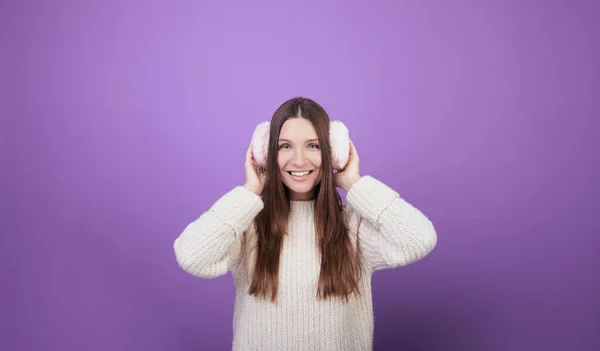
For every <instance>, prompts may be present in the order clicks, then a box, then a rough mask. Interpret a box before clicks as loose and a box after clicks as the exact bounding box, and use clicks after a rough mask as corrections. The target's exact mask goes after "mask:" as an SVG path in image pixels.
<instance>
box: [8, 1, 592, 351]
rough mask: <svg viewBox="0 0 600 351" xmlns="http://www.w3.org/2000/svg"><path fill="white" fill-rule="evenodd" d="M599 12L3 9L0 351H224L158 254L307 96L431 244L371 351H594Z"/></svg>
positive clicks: (237, 178) (523, 6) (379, 284)
mask: <svg viewBox="0 0 600 351" xmlns="http://www.w3.org/2000/svg"><path fill="white" fill-rule="evenodd" d="M597 3H598V2H595V1H566V0H565V1H528V2H526V3H523V2H522V1H510V2H508V1H496V2H495V3H492V2H489V1H488V2H484V1H452V2H450V1H442V0H440V1H411V2H409V1H398V2H392V1H388V2H372V3H370V4H367V2H363V3H359V2H356V1H355V2H341V1H340V2H338V3H327V4H324V3H323V2H314V3H309V2H289V3H286V4H279V3H276V2H271V3H267V2H253V3H252V4H247V3H245V2H238V3H236V4H235V5H234V4H230V3H229V2H221V3H218V2H216V1H214V2H207V1H173V2H170V1H137V2H126V3H125V2H122V1H93V2H92V1H70V2H66V1H52V2H51V1H45V2H44V1H38V2H36V3H34V2H32V1H17V0H13V1H9V2H6V1H4V2H2V5H0V9H1V11H0V13H1V15H0V23H1V24H0V26H1V28H0V29H1V30H0V39H1V40H2V47H3V49H2V52H3V54H2V55H1V58H0V60H1V64H2V69H3V71H2V72H1V73H2V78H1V79H0V80H1V81H2V84H1V85H0V87H1V88H0V98H1V100H0V101H1V102H2V103H1V104H0V106H1V110H0V113H1V114H2V128H1V134H0V135H1V138H2V148H1V151H0V153H1V155H2V172H1V177H2V178H1V184H2V189H1V190H2V196H1V206H2V207H1V208H0V210H1V228H0V229H1V231H2V243H1V245H0V254H1V256H0V259H1V261H0V263H1V279H2V287H1V290H0V294H1V299H0V311H1V312H0V349H2V350H36V351H37V350H227V349H230V347H231V346H230V345H231V339H232V316H233V300H234V286H233V281H232V279H231V275H229V274H228V275H226V276H223V277H220V278H217V279H214V280H201V279H195V278H193V277H191V276H189V275H187V274H186V273H184V272H183V271H182V270H180V269H179V267H178V266H177V263H176V261H175V257H174V254H173V250H172V244H173V241H174V239H175V238H176V237H177V236H178V235H179V234H180V232H181V231H182V230H183V229H184V227H185V226H186V225H187V224H188V223H189V222H191V221H192V220H194V219H195V218H197V217H198V216H199V215H200V214H201V213H202V212H203V211H205V210H206V209H208V207H209V206H210V205H211V204H212V203H213V202H214V201H216V200H217V199H218V197H219V196H221V195H222V194H224V193H225V192H226V191H228V190H230V189H231V188H232V187H234V186H236V185H241V184H242V183H243V181H244V169H243V162H244V156H245V151H246V147H247V146H248V143H249V140H250V135H251V132H252V131H253V129H254V127H255V126H256V124H257V123H259V122H260V121H263V120H267V119H269V118H270V117H271V115H272V113H273V112H274V110H275V109H276V108H277V107H278V106H279V104H281V103H282V102H283V101H285V100H287V99H288V98H290V97H293V96H296V95H303V96H308V97H311V98H313V99H315V100H317V101H318V102H320V103H321V104H322V105H323V106H324V107H325V108H326V109H327V111H328V112H329V113H330V116H331V118H332V119H339V120H342V121H344V122H345V123H346V125H347V126H348V127H349V129H350V132H351V137H352V138H353V140H354V142H355V144H356V147H357V149H358V152H359V155H360V156H361V170H362V173H363V174H370V175H373V176H374V177H376V178H378V179H380V180H382V181H384V182H385V183H387V184H388V185H390V186H392V187H393V188H394V189H396V190H397V191H398V192H399V193H400V194H401V195H402V196H403V197H405V198H406V199H407V200H408V201H409V202H411V203H412V204H414V205H415V206H416V207H418V208H419V209H421V210H422V211H423V212H424V213H425V214H426V215H427V216H429V217H430V218H431V219H432V221H433V222H434V224H435V225H436V229H437V230H438V235H439V241H438V246H437V247H436V249H435V250H434V252H433V253H432V254H431V255H430V256H428V257H427V258H426V259H425V260H423V261H420V262H419V263H417V264H414V265H411V266H409V267H406V268H404V269H396V270H389V271H381V272H378V273H376V274H375V275H374V278H373V295H374V296H373V298H374V305H375V348H376V349H377V350H400V349H402V350H466V351H469V350H599V349H600V336H598V332H599V330H600V302H599V300H600V298H599V297H600V282H599V280H600V278H599V277H600V260H599V258H598V251H599V250H598V249H599V246H600V245H599V244H600V242H599V239H598V235H599V234H600V230H599V225H598V222H597V221H596V220H595V219H594V216H598V211H599V209H600V190H599V188H600V187H599V186H598V185H599V184H598V183H599V182H598V179H600V171H599V169H600V168H599V166H600V157H599V156H598V151H599V149H600V146H599V145H598V144H599V142H598V137H597V133H598V128H599V127H600V125H599V108H598V105H599V101H600V94H599V91H600V89H599V88H600V87H599V85H600V84H599V78H600V77H599V74H598V73H599V70H598V63H599V62H600V50H599V46H600V40H599V39H598V38H599V36H598V34H599V22H600V21H599V13H600V11H599V5H597Z"/></svg>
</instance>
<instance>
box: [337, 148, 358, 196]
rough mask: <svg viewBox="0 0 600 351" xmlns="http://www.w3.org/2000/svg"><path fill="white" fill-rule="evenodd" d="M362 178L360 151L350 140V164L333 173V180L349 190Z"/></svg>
mask: <svg viewBox="0 0 600 351" xmlns="http://www.w3.org/2000/svg"><path fill="white" fill-rule="evenodd" d="M359 179H360V167H359V159H358V153H357V152H356V148H355V147H354V143H353V142H352V140H350V156H349V157H348V164H346V167H345V168H344V169H343V170H342V171H340V172H337V173H335V174H334V175H333V181H334V184H335V186H337V187H338V188H342V189H344V191H345V192H348V190H350V188H351V187H352V185H354V183H356V182H357V181H358V180H359Z"/></svg>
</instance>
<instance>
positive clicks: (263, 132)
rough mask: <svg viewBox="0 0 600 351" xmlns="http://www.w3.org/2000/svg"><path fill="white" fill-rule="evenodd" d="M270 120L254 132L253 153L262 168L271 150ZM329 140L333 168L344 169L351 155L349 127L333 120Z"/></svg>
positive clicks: (257, 127)
mask: <svg viewBox="0 0 600 351" xmlns="http://www.w3.org/2000/svg"><path fill="white" fill-rule="evenodd" d="M269 127H270V122H261V123H260V124H259V125H258V126H256V129H254V133H253V134H252V155H253V157H254V160H256V163H257V164H258V165H259V166H260V167H261V168H266V166H267V153H268V151H269ZM329 142H330V144H331V155H332V158H333V159H332V162H333V168H334V169H336V170H338V171H339V170H342V169H344V167H346V164H347V163H348V158H349V156H350V137H349V132H348V128H346V126H345V125H344V123H342V122H340V121H331V122H330V125H329Z"/></svg>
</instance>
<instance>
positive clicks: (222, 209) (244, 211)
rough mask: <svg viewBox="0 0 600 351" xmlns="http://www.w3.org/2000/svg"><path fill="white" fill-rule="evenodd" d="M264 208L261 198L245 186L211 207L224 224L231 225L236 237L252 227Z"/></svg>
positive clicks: (228, 194) (230, 192)
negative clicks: (255, 218)
mask: <svg viewBox="0 0 600 351" xmlns="http://www.w3.org/2000/svg"><path fill="white" fill-rule="evenodd" d="M263 206H264V204H263V201H262V199H261V198H260V196H258V195H256V194H255V193H253V192H252V191H250V190H248V189H246V188H244V187H243V186H237V187H235V188H233V189H232V190H230V191H229V192H228V193H227V194H225V195H224V196H222V197H221V198H220V199H219V200H217V202H215V203H214V204H213V206H212V207H211V211H213V212H214V213H216V215H217V216H218V217H219V219H221V220H222V221H223V222H224V223H226V224H228V225H230V226H231V227H232V228H233V229H234V230H235V233H236V235H240V234H241V233H242V232H243V231H244V230H246V229H247V228H248V227H249V226H250V224H251V223H252V220H254V217H256V216H257V215H258V213H259V212H260V211H261V210H262V209H263Z"/></svg>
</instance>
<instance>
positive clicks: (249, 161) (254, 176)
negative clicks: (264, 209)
mask: <svg viewBox="0 0 600 351" xmlns="http://www.w3.org/2000/svg"><path fill="white" fill-rule="evenodd" d="M245 168H246V183H245V184H244V187H245V188H246V189H248V190H250V191H252V192H253V193H255V194H256V195H258V196H260V195H261V194H262V192H263V189H264V188H265V179H266V170H264V169H262V168H260V167H259V166H258V164H257V163H256V160H255V159H254V157H253V155H252V143H250V146H249V147H248V150H247V151H246V163H245Z"/></svg>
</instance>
